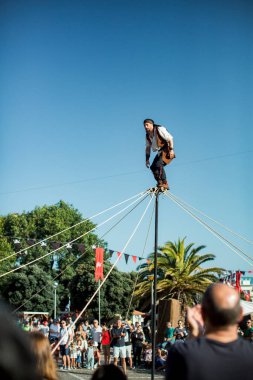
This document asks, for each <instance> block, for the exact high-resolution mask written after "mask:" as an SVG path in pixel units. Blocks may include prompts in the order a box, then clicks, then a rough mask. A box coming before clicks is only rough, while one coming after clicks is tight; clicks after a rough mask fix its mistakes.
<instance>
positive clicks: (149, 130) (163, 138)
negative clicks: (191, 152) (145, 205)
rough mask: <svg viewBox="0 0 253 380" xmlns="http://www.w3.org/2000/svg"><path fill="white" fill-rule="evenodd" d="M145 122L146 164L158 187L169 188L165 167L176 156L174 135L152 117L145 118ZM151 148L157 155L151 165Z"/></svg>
mask: <svg viewBox="0 0 253 380" xmlns="http://www.w3.org/2000/svg"><path fill="white" fill-rule="evenodd" d="M143 124H144V128H145V131H146V166H147V168H150V169H151V171H152V173H153V175H154V177H155V180H156V181H157V186H158V188H160V189H163V190H167V189H169V185H168V182H167V178H166V173H165V170H164V167H165V166H166V165H168V164H169V163H170V162H171V161H172V160H173V159H174V158H175V157H176V156H175V152H174V142H173V137H172V135H171V134H170V133H169V132H168V131H167V129H166V128H165V127H163V126H162V125H157V124H155V122H154V120H152V119H145V120H144V122H143ZM151 148H152V151H153V152H157V155H156V156H155V158H154V160H153V162H152V165H151V166H150V161H149V159H150V153H151Z"/></svg>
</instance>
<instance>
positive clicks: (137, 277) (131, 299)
mask: <svg viewBox="0 0 253 380" xmlns="http://www.w3.org/2000/svg"><path fill="white" fill-rule="evenodd" d="M154 211H155V205H154V208H153V211H152V214H151V218H150V222H149V226H148V231H147V235H146V239H145V243H144V247H143V251H142V255H141V257H143V255H144V253H145V249H146V245H147V241H148V236H149V232H150V227H151V223H152V219H153V215H154ZM140 269H141V268H140V266H139V269H138V272H137V276H136V279H135V283H134V286H133V291H132V294H131V298H130V302H129V306H128V309H127V313H126V318H125V319H126V320H127V318H128V314H129V311H130V307H131V304H132V301H133V296H134V292H135V288H136V285H137V282H138V279H139V275H140Z"/></svg>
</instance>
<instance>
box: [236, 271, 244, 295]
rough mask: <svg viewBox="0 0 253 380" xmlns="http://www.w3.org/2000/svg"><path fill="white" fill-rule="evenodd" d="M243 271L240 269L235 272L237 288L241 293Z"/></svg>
mask: <svg viewBox="0 0 253 380" xmlns="http://www.w3.org/2000/svg"><path fill="white" fill-rule="evenodd" d="M241 276H242V274H241V272H240V271H236V272H235V288H236V290H238V292H239V293H241V290H242V289H241Z"/></svg>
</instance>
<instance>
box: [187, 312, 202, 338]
mask: <svg viewBox="0 0 253 380" xmlns="http://www.w3.org/2000/svg"><path fill="white" fill-rule="evenodd" d="M187 320H188V323H189V325H190V326H191V335H192V336H193V337H197V336H200V335H203V332H204V321H203V318H202V315H201V305H196V306H194V307H191V308H190V307H188V308H187Z"/></svg>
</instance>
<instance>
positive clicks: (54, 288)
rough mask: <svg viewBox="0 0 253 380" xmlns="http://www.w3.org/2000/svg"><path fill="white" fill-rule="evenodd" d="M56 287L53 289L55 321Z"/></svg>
mask: <svg viewBox="0 0 253 380" xmlns="http://www.w3.org/2000/svg"><path fill="white" fill-rule="evenodd" d="M56 288H57V287H56V286H55V287H54V319H56Z"/></svg>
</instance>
